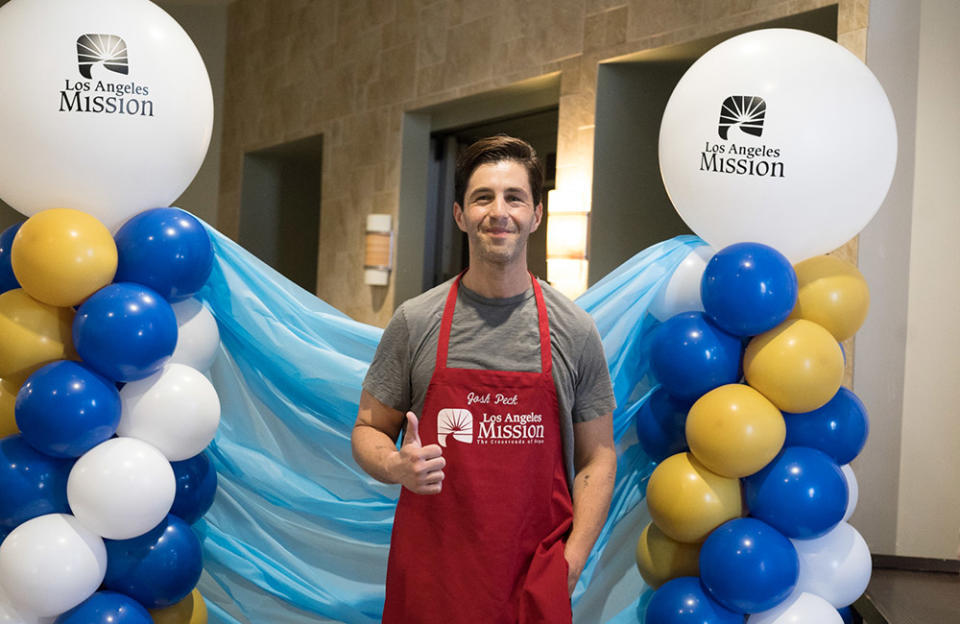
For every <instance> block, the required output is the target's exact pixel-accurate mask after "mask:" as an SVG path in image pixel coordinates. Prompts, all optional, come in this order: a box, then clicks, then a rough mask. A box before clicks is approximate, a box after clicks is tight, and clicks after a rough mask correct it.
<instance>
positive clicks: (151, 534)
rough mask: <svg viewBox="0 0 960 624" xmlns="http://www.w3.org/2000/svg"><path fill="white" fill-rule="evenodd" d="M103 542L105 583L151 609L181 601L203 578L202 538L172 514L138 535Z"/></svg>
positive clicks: (108, 587) (109, 587)
mask: <svg viewBox="0 0 960 624" xmlns="http://www.w3.org/2000/svg"><path fill="white" fill-rule="evenodd" d="M103 541H104V544H106V546H107V575H106V577H105V578H104V580H103V584H104V585H105V586H106V587H107V589H112V590H113V591H118V592H122V593H124V594H126V595H128V596H131V597H132V598H135V599H136V600H137V602H139V603H140V604H142V605H144V606H145V607H147V608H148V609H158V608H161V607H169V606H170V605H172V604H174V603H176V602H178V601H180V600H182V599H183V598H184V597H185V596H186V595H187V594H189V593H190V592H191V591H193V588H194V587H195V586H196V584H197V581H199V580H200V573H201V572H202V571H203V556H202V554H201V551H200V540H199V539H197V536H196V535H195V534H194V532H193V530H191V528H190V525H189V524H187V523H186V522H184V521H183V520H181V519H180V518H178V517H176V516H174V515H173V514H167V517H166V518H165V519H164V520H163V522H161V523H160V524H159V525H158V526H157V527H155V528H153V529H151V530H150V531H148V532H147V533H144V534H143V535H140V536H139V537H135V538H133V539H128V540H106V539H105V540H103Z"/></svg>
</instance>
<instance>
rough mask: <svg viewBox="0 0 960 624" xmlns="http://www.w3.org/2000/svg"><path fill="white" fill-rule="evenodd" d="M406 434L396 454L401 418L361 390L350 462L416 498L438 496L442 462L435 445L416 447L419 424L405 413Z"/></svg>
mask: <svg viewBox="0 0 960 624" xmlns="http://www.w3.org/2000/svg"><path fill="white" fill-rule="evenodd" d="M406 421H407V433H406V435H404V437H403V445H402V446H401V447H400V449H399V450H397V437H398V436H399V435H400V429H401V427H402V426H403V423H404V414H403V412H401V411H400V410H395V409H393V408H391V407H388V406H386V405H384V404H383V403H381V402H380V401H378V400H377V399H376V398H374V396H373V395H372V394H370V393H369V392H367V391H366V390H364V391H363V392H362V394H361V395H360V408H359V409H358V410H357V422H356V423H355V424H354V426H353V433H352V435H351V436H350V443H351V446H352V448H353V458H354V459H355V460H356V462H357V463H358V464H359V465H360V467H361V468H363V469H364V470H365V471H366V472H367V474H369V475H370V476H371V477H373V478H374V479H376V480H377V481H380V482H382V483H399V484H401V485H403V486H404V487H406V488H407V489H408V490H411V491H413V492H414V493H416V494H439V493H440V488H441V486H442V482H443V467H444V466H445V465H446V460H445V459H444V458H443V457H442V456H441V449H440V447H439V446H438V445H436V444H431V445H429V446H423V445H422V444H420V431H419V422H418V421H417V417H416V415H414V413H413V412H407V414H406Z"/></svg>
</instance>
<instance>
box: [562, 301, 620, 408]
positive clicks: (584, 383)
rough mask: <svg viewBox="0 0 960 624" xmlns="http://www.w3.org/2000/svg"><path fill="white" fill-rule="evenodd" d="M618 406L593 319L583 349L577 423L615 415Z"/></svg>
mask: <svg viewBox="0 0 960 624" xmlns="http://www.w3.org/2000/svg"><path fill="white" fill-rule="evenodd" d="M616 406H617V402H616V399H615V398H614V396H613V386H612V384H611V383H610V371H609V370H608V369H607V358H606V356H605V355H604V353H603V343H602V342H601V340H600V332H598V331H597V326H596V325H594V324H593V320H592V319H591V320H590V329H589V331H588V332H587V335H586V338H585V340H584V342H583V348H582V349H581V350H580V361H579V364H578V366H577V384H576V392H575V397H574V404H573V422H586V421H588V420H593V419H594V418H598V417H600V416H603V415H604V414H609V413H611V412H612V411H613V410H614V408H615V407H616Z"/></svg>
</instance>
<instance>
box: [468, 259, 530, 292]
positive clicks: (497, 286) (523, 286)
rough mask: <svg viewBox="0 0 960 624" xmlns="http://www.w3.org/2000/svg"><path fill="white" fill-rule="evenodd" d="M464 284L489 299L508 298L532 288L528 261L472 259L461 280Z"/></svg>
mask: <svg viewBox="0 0 960 624" xmlns="http://www.w3.org/2000/svg"><path fill="white" fill-rule="evenodd" d="M461 282H462V283H463V285H464V286H466V287H467V288H469V289H470V290H472V291H473V292H475V293H477V294H478V295H480V296H482V297H486V298H487V299H506V298H508V297H515V296H517V295H520V294H522V293H524V292H525V291H526V290H527V289H528V288H530V273H529V272H528V271H527V264H526V262H523V263H510V264H489V263H484V262H474V261H473V260H471V262H470V268H469V269H467V272H466V273H465V274H464V275H463V279H462V280H461Z"/></svg>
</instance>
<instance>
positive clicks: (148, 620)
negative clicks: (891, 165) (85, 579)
mask: <svg viewBox="0 0 960 624" xmlns="http://www.w3.org/2000/svg"><path fill="white" fill-rule="evenodd" d="M53 624H153V617H151V615H150V612H149V611H147V610H146V609H144V608H143V606H142V605H141V604H139V603H138V602H137V601H136V600H134V599H133V598H130V597H129V596H124V595H123V594H118V593H117V592H112V591H98V592H96V593H94V594H93V595H92V596H90V597H89V598H87V599H86V600H84V601H83V602H81V603H80V604H78V605H77V606H75V607H74V608H72V609H70V610H69V611H67V612H66V613H63V614H61V615H60V616H59V617H58V618H57V619H56V620H54V623H53Z"/></svg>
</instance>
